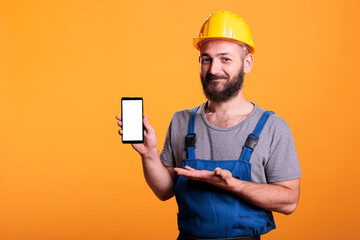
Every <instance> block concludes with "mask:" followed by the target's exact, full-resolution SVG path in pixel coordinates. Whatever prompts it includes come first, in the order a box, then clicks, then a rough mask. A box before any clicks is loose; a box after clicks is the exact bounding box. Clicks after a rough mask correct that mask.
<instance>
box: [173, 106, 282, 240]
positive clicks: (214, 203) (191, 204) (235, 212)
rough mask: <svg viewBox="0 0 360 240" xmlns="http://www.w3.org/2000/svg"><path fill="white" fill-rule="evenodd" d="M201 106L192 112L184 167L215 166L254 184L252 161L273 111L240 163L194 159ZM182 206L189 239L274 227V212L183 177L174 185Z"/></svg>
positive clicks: (182, 226) (181, 225)
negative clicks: (196, 118) (196, 124)
mask: <svg viewBox="0 0 360 240" xmlns="http://www.w3.org/2000/svg"><path fill="white" fill-rule="evenodd" d="M198 108H199V106H198V107H196V108H194V109H193V110H192V112H191V116H190V120H189V127H188V134H187V136H186V139H185V141H186V148H187V158H186V159H184V160H183V164H182V167H184V166H190V167H192V168H194V169H197V170H208V171H214V170H215V168H216V167H220V168H222V169H227V170H229V171H230V172H231V173H232V176H233V177H235V178H238V179H240V180H244V181H251V163H250V162H249V161H250V158H251V154H252V151H253V149H254V148H255V146H256V144H257V141H258V139H259V136H260V133H261V131H262V129H263V128H264V126H265V123H266V122H267V120H268V118H269V117H270V115H271V114H273V113H274V112H271V111H266V112H264V113H263V115H262V116H261V118H260V120H259V122H258V123H257V125H256V127H255V129H254V131H253V133H251V134H250V135H249V136H248V138H247V140H246V143H245V146H244V147H243V150H242V152H241V156H240V158H239V159H238V160H204V159H197V158H196V156H195V142H196V134H195V132H194V130H195V116H196V112H197V110H198ZM175 196H176V201H177V203H178V206H179V213H178V226H179V231H180V232H181V233H182V234H185V235H187V236H192V237H195V238H204V239H217V238H220V239H222V238H234V237H240V236H255V235H262V234H265V233H267V232H269V231H270V230H272V229H274V228H275V222H274V218H273V215H272V213H271V212H269V211H264V210H262V209H260V208H257V207H255V206H253V205H250V204H248V203H246V202H245V201H243V200H241V199H240V198H239V197H237V196H235V195H233V194H231V193H229V192H227V191H225V190H223V189H220V188H218V187H215V186H213V185H211V184H208V183H205V182H201V181H195V180H189V179H187V178H185V177H183V176H180V177H179V179H178V181H177V182H176V185H175Z"/></svg>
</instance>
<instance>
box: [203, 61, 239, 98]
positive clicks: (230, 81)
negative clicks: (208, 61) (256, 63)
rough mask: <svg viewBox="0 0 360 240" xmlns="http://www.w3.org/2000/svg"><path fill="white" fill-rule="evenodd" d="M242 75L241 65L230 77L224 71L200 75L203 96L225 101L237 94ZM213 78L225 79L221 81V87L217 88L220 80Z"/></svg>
mask: <svg viewBox="0 0 360 240" xmlns="http://www.w3.org/2000/svg"><path fill="white" fill-rule="evenodd" d="M244 75H245V74H244V72H243V67H242V68H241V69H240V71H239V73H238V74H237V75H235V76H234V77H233V78H230V77H229V75H228V74H226V73H225V74H224V75H213V74H211V73H207V74H206V76H205V77H202V76H201V75H200V78H201V84H202V86H203V91H204V94H205V96H206V97H207V99H209V100H211V101H214V102H226V101H227V100H229V99H230V98H232V97H234V96H236V95H237V94H238V92H239V91H240V89H241V88H242V85H243V82H244ZM215 79H226V80H227V81H226V82H225V83H223V88H222V89H220V90H218V85H219V84H221V82H216V81H212V80H215Z"/></svg>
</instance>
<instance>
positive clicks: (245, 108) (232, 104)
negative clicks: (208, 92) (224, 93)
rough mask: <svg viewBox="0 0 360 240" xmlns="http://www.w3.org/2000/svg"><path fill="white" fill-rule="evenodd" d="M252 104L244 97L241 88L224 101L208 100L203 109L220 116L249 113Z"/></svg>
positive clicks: (207, 112)
mask: <svg viewBox="0 0 360 240" xmlns="http://www.w3.org/2000/svg"><path fill="white" fill-rule="evenodd" d="M253 108H254V106H253V104H252V103H251V102H249V101H248V100H246V99H245V97H244V95H243V91H242V89H241V90H240V91H239V93H238V94H237V95H236V96H234V97H232V98H230V99H229V100H227V101H226V102H214V101H211V100H209V101H208V103H207V107H206V110H205V113H206V114H216V115H222V116H232V115H239V114H240V115H247V114H250V113H251V111H252V110H253Z"/></svg>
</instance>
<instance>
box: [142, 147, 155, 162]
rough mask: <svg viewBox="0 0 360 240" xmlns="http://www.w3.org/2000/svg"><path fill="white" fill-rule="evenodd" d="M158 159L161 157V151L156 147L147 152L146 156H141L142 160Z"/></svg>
mask: <svg viewBox="0 0 360 240" xmlns="http://www.w3.org/2000/svg"><path fill="white" fill-rule="evenodd" d="M158 157H159V151H158V149H157V148H156V147H155V148H153V149H150V150H149V151H147V152H146V153H144V154H141V158H142V159H143V160H152V159H155V158H158Z"/></svg>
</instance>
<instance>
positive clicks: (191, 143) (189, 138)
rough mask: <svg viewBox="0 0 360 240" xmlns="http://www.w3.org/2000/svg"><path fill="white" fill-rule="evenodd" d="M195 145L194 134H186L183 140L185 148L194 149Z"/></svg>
mask: <svg viewBox="0 0 360 240" xmlns="http://www.w3.org/2000/svg"><path fill="white" fill-rule="evenodd" d="M195 144H196V133H188V134H187V135H186V138H185V146H186V147H187V148H188V147H194V148H196V146H195Z"/></svg>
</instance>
